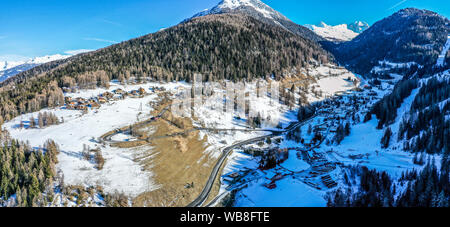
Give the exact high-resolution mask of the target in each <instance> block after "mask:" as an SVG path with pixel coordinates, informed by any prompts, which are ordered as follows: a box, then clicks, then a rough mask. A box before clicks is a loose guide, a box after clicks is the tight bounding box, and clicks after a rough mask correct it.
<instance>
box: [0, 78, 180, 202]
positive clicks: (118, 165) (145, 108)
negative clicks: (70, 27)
mask: <svg viewBox="0 0 450 227" xmlns="http://www.w3.org/2000/svg"><path fill="white" fill-rule="evenodd" d="M181 85H182V84H181V83H178V84H176V83H169V84H157V83H147V84H141V85H128V86H122V85H119V84H117V83H112V84H111V87H110V89H95V90H87V91H80V92H78V93H70V94H66V96H70V97H74V98H76V97H83V98H90V97H93V96H97V95H99V94H101V93H103V92H105V91H107V90H108V91H113V90H115V89H117V88H121V89H124V90H125V91H131V90H136V89H138V88H140V87H143V88H144V89H145V90H146V91H147V92H149V87H151V86H158V87H165V88H166V89H168V90H173V89H175V88H176V87H178V86H181ZM156 98H157V95H156V94H151V95H148V96H145V97H144V98H126V99H124V100H118V101H112V102H110V103H109V104H104V105H102V106H101V107H100V108H99V109H98V110H90V111H89V112H88V113H87V114H84V115H83V114H82V113H81V111H77V110H67V109H65V108H61V109H59V108H58V109H44V110H41V111H40V112H41V113H43V112H45V111H47V112H51V113H54V114H55V115H56V116H57V117H58V118H59V119H61V118H63V119H64V123H61V124H59V125H53V126H49V127H46V128H43V129H26V128H27V127H28V126H29V119H30V117H31V116H33V117H34V118H37V116H38V112H36V113H30V114H25V115H22V116H19V117H17V118H15V119H13V120H11V121H9V122H7V123H5V124H4V128H5V129H7V130H8V131H9V132H10V133H11V136H12V137H13V138H16V139H20V140H24V141H29V142H30V144H31V145H32V146H34V147H39V146H41V145H43V144H44V142H45V141H46V140H48V139H52V140H54V141H55V142H56V143H58V144H59V146H60V149H61V153H60V155H59V156H58V159H59V163H58V165H57V167H58V168H59V169H61V170H62V172H63V174H64V181H65V183H66V184H71V185H76V184H81V185H85V186H91V185H94V186H95V185H100V186H103V188H104V190H105V192H114V191H116V190H117V191H119V192H124V193H125V194H127V195H129V196H135V195H138V194H140V193H142V192H146V191H151V190H154V189H156V188H157V187H158V186H157V185H155V184H154V183H153V182H152V180H151V177H152V174H151V173H150V172H147V171H143V170H142V168H141V166H140V165H139V164H138V163H136V162H134V157H135V156H136V155H138V154H139V153H140V152H145V151H141V150H139V149H118V148H111V147H100V144H98V143H97V141H96V140H97V139H98V138H99V137H100V136H102V135H103V134H105V133H106V132H109V131H111V130H114V129H117V128H121V127H124V126H127V125H130V124H133V123H135V122H137V121H139V120H144V119H147V118H149V117H150V115H149V113H150V111H151V110H152V108H151V107H150V106H149V105H147V104H148V103H149V102H150V101H153V100H155V99H156ZM141 108H142V109H141ZM21 121H23V122H24V123H25V128H24V129H21V128H19V125H20V122H21ZM115 139H124V138H115ZM84 144H85V145H88V146H89V147H90V148H91V149H93V148H96V147H100V148H101V150H102V154H103V156H104V158H105V165H104V167H103V169H102V170H97V169H96V168H95V163H93V162H92V161H87V160H84V159H83V157H82V155H81V152H82V150H83V145H84Z"/></svg>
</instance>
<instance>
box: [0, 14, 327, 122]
mask: <svg viewBox="0 0 450 227" xmlns="http://www.w3.org/2000/svg"><path fill="white" fill-rule="evenodd" d="M312 60H315V61H316V62H320V63H328V62H330V61H332V60H333V58H332V57H331V55H330V54H329V53H328V52H326V51H325V50H323V49H322V48H321V47H320V46H319V45H318V44H317V43H316V42H313V41H310V40H307V39H304V38H302V37H300V36H297V35H294V34H293V33H291V32H289V31H287V30H284V29H282V28H280V27H278V26H274V25H269V24H266V23H262V22H259V21H258V20H256V19H254V18H252V17H248V16H243V15H234V14H233V15H226V14H225V15H211V16H206V17H201V18H196V19H193V20H191V21H189V22H186V23H182V24H179V25H177V26H175V27H172V28H169V29H166V30H164V31H160V32H157V33H154V34H150V35H147V36H143V37H140V38H137V39H132V40H130V41H126V42H123V43H120V44H117V45H113V46H110V47H107V48H104V49H101V50H98V51H96V52H93V53H88V54H84V55H81V56H76V57H74V58H72V59H69V60H63V61H60V62H59V65H58V63H49V64H46V65H43V66H38V67H36V68H35V69H33V70H30V71H27V72H24V73H22V74H19V75H17V76H16V77H14V78H11V79H9V80H7V81H5V82H4V83H3V84H2V88H1V89H0V112H1V116H2V117H3V120H9V119H11V118H13V117H15V116H17V115H19V114H22V113H26V112H33V111H37V110H39V109H41V108H44V107H52V106H58V105H62V104H63V102H62V100H61V97H62V89H61V88H64V87H66V88H73V87H78V88H94V87H97V86H102V87H104V86H108V82H109V80H111V79H118V80H120V81H125V80H127V79H129V78H131V77H133V78H135V79H137V80H138V81H140V80H143V79H147V78H150V79H153V80H157V81H179V80H186V81H188V82H189V81H190V80H191V79H192V78H193V75H194V74H195V73H202V74H203V75H204V78H205V80H208V81H211V80H220V79H230V80H233V81H238V80H251V79H253V78H260V77H267V76H274V77H275V78H276V79H279V78H281V77H282V76H283V75H285V74H286V73H292V72H293V71H292V70H294V71H295V69H300V68H301V67H304V66H306V65H308V64H309V63H310V62H311V61H312Z"/></svg>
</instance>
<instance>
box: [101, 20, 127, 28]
mask: <svg viewBox="0 0 450 227" xmlns="http://www.w3.org/2000/svg"><path fill="white" fill-rule="evenodd" d="M101 21H102V22H103V23H107V24H112V25H115V26H118V27H122V26H123V25H122V24H120V23H117V22H114V21H110V20H106V19H102V20H101Z"/></svg>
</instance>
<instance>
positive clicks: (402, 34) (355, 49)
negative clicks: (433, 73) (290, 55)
mask: <svg viewBox="0 0 450 227" xmlns="http://www.w3.org/2000/svg"><path fill="white" fill-rule="evenodd" d="M449 32H450V26H449V20H448V19H447V18H445V17H443V16H440V15H439V14H437V13H434V12H431V11H428V10H419V9H414V8H408V9H403V10H400V11H399V12H397V13H395V14H393V15H392V16H390V17H387V18H385V19H383V20H381V21H379V22H377V23H375V24H374V25H373V26H372V27H370V28H369V29H368V30H366V31H365V32H363V33H362V34H361V35H359V36H358V37H356V38H355V39H353V40H352V41H350V42H345V43H340V44H334V43H325V46H326V47H327V48H328V49H329V50H330V51H332V52H333V53H334V54H335V56H336V58H337V59H338V60H339V62H340V63H342V64H345V65H347V66H348V67H349V68H351V69H352V70H354V71H355V72H357V73H359V74H362V75H365V74H368V73H369V72H370V71H371V70H372V68H373V67H374V66H377V65H379V62H380V61H388V62H393V63H407V62H415V63H417V64H419V65H422V66H426V65H434V64H436V60H437V58H438V56H439V54H440V53H441V51H442V49H443V47H444V45H445V43H446V41H447V36H448V34H449ZM447 61H448V59H447Z"/></svg>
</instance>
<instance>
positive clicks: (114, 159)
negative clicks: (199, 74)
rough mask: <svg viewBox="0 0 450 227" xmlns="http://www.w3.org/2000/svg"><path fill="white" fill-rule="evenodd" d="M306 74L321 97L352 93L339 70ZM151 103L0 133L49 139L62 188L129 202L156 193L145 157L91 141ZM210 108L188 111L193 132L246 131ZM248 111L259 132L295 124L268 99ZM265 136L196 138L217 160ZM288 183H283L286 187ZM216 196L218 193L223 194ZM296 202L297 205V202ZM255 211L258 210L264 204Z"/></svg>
mask: <svg viewBox="0 0 450 227" xmlns="http://www.w3.org/2000/svg"><path fill="white" fill-rule="evenodd" d="M310 73H311V74H312V75H311V76H314V77H315V78H317V80H318V83H317V84H315V85H316V86H317V85H318V89H319V90H323V92H324V94H327V95H333V94H335V93H336V92H339V91H346V90H349V89H351V88H353V86H352V85H351V84H352V83H351V82H349V81H346V79H347V78H348V77H351V78H356V77H355V76H354V75H353V74H351V73H349V72H348V71H346V70H345V69H339V68H336V67H330V66H321V67H318V68H314V69H311V71H310ZM331 74H333V77H332V78H327V77H329V76H331ZM190 86H191V85H189V84H186V83H184V82H178V83H166V84H160V83H146V84H136V85H120V84H119V83H118V82H117V81H113V82H112V83H111V87H110V88H109V89H102V88H98V89H94V90H83V91H78V92H76V93H67V94H65V95H66V96H70V97H73V98H77V97H81V98H86V99H87V98H91V97H96V96H98V95H99V94H101V93H104V92H105V91H114V90H116V89H118V88H121V89H123V90H125V91H131V90H137V89H139V88H140V87H142V88H144V89H145V90H146V91H147V92H150V90H149V88H150V87H164V88H165V89H166V90H167V91H170V92H171V93H172V94H174V95H175V94H179V92H180V91H182V90H185V89H186V88H190ZM255 89H256V82H253V83H247V84H246V87H245V90H246V91H248V92H254V91H255ZM215 92H216V93H218V94H223V93H225V92H226V91H225V90H220V89H216V90H215ZM219 97H220V96H219ZM324 97H325V95H324ZM324 97H323V98H324ZM308 98H309V99H310V101H316V100H318V97H312V96H311V97H308ZM156 99H157V95H156V94H154V93H151V94H150V95H148V96H145V97H144V98H126V99H124V100H118V101H111V102H110V103H108V104H104V105H102V106H101V107H100V108H99V109H97V110H89V111H88V113H87V114H82V112H81V111H77V110H67V109H65V108H59V109H44V110H42V111H40V112H45V111H47V112H51V113H53V114H55V115H56V116H57V117H58V118H59V119H62V118H63V119H64V122H63V123H61V124H59V125H53V126H49V127H47V128H42V129H37V128H35V129H28V126H29V119H30V117H31V116H33V117H34V118H37V116H38V112H36V113H30V114H25V115H22V116H19V117H17V118H15V119H13V120H11V121H9V122H7V123H5V124H4V127H5V129H7V130H8V131H9V132H10V133H11V136H12V137H14V138H17V139H21V140H25V141H26V140H28V141H29V142H30V144H31V145H32V146H34V147H39V146H41V145H43V144H44V142H45V141H46V140H48V139H53V140H54V141H55V142H57V143H58V144H59V145H60V148H61V154H60V155H59V157H58V159H59V164H58V166H57V167H58V168H59V169H61V170H62V173H63V174H64V177H65V183H66V184H82V185H85V186H92V185H100V186H103V188H104V190H105V192H114V191H119V192H124V193H125V194H127V195H130V196H136V195H138V194H140V193H142V192H145V191H151V190H155V189H157V188H158V187H159V185H156V184H155V183H154V182H153V181H152V173H151V172H148V171H144V170H143V169H142V167H141V166H140V165H139V164H138V163H137V162H135V161H134V158H135V157H137V156H139V155H140V154H141V152H145V151H143V149H140V148H135V149H119V148H111V147H109V146H106V147H103V146H102V145H100V144H99V143H98V141H97V139H98V138H99V137H100V136H102V135H103V134H105V133H106V132H109V131H111V130H114V129H117V128H121V127H124V126H127V125H130V124H133V123H135V122H138V121H142V120H144V119H148V118H150V117H151V116H150V115H149V113H150V112H151V110H152V108H151V106H150V105H148V103H149V102H152V101H155V100H156ZM212 102H213V103H214V102H217V103H220V104H221V103H222V102H223V100H221V99H217V100H212V101H211V100H208V102H206V103H204V104H202V105H200V106H196V108H194V118H193V119H194V125H195V126H204V127H209V128H216V129H249V128H248V124H247V119H246V116H245V114H244V115H242V112H241V115H240V116H241V117H242V118H237V116H238V114H236V113H230V114H224V113H223V111H222V109H221V108H214V106H211V103H212ZM251 106H252V108H253V110H255V111H256V112H261V113H262V116H263V122H262V128H263V129H271V130H277V128H276V126H277V125H278V124H281V126H282V127H283V128H284V127H287V126H288V125H289V123H290V122H292V121H296V118H297V116H296V111H295V108H294V109H293V110H291V109H290V108H289V107H288V106H286V105H284V104H280V103H279V102H278V100H272V99H271V98H270V97H268V96H261V97H259V98H258V97H256V96H255V97H254V98H253V99H252V102H251ZM20 122H24V124H25V128H24V129H22V128H19V125H20ZM268 133H269V132H264V131H253V132H244V131H225V132H218V133H214V132H210V131H201V132H200V136H201V137H202V136H207V138H208V140H207V145H209V147H208V150H207V151H206V152H207V153H209V154H212V156H217V157H218V156H219V155H220V154H221V148H224V147H227V146H230V145H231V144H233V143H236V142H238V141H243V140H247V139H250V138H254V137H258V136H261V135H266V134H268ZM111 139H112V140H114V141H126V140H133V138H132V137H129V136H128V135H125V134H117V135H115V136H114V137H113V138H111ZM84 145H87V146H89V147H90V148H92V149H94V148H97V147H99V148H101V150H102V153H103V156H104V158H105V165H104V168H103V169H102V170H97V169H96V168H95V163H93V162H92V161H86V160H84V159H83V156H82V150H83V147H84ZM146 149H147V148H146ZM148 149H151V148H148ZM235 157H236V156H235ZM293 157H294V156H293ZM235 164H236V162H233V161H231V162H229V164H228V165H227V166H226V169H227V170H231V169H234V168H235V167H234V165H235ZM253 165H255V164H253ZM284 165H285V166H283V167H285V168H286V169H291V170H293V171H298V170H301V169H305V168H308V165H307V164H306V163H305V162H303V161H302V160H298V159H297V160H295V159H289V160H288V161H287V162H286V163H285V164H284ZM249 166H251V165H247V167H249ZM288 183H289V182H287V183H286V184H288ZM293 184H294V185H296V186H295V187H297V188H298V190H305V193H309V192H308V190H309V189H308V190H307V188H308V187H307V186H305V185H302V183H300V182H296V183H293ZM221 190H224V188H222V189H221ZM255 190H256V186H255ZM266 193H267V192H266ZM255 195H256V194H255ZM261 195H264V193H262V194H261ZM255 199H256V198H255ZM298 199H299V201H300V199H301V197H299V198H298ZM313 201H316V202H318V201H319V200H318V199H317V198H316V199H315V200H313ZM273 202H275V201H273ZM256 205H262V206H263V205H264V204H256ZM266 205H267V206H269V205H271V203H270V201H268V203H267V204H266ZM279 205H280V206H281V205H283V203H279ZM299 205H300V204H299Z"/></svg>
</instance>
